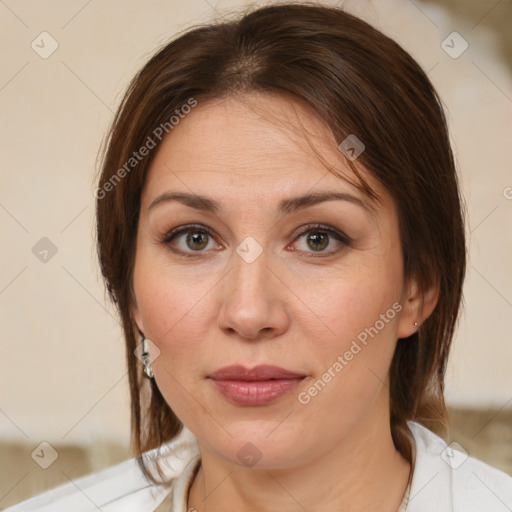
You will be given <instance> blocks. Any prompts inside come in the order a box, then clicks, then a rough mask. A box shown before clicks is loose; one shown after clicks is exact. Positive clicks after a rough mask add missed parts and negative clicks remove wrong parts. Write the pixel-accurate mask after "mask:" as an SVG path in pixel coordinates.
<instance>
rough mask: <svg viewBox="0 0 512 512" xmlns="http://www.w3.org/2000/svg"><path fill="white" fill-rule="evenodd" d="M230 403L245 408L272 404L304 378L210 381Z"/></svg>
mask: <svg viewBox="0 0 512 512" xmlns="http://www.w3.org/2000/svg"><path fill="white" fill-rule="evenodd" d="M210 380H211V381H212V382H213V383H214V384H215V386H216V388H217V389H218V391H220V393H221V394H222V395H223V396H224V397H225V398H226V399H227V400H229V401H230V402H232V403H235V404H237V405H243V406H257V405H267V404H271V403H273V402H275V401H277V400H279V398H281V397H282V396H284V395H286V394H287V393H290V392H291V391H293V390H294V389H295V388H296V387H297V386H298V385H299V384H300V383H301V382H302V381H303V380H304V377H298V378H295V379H275V380H261V381H239V380H214V379H210Z"/></svg>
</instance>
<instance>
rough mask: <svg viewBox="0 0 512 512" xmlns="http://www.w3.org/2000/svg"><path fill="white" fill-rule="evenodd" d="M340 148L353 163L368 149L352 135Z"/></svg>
mask: <svg viewBox="0 0 512 512" xmlns="http://www.w3.org/2000/svg"><path fill="white" fill-rule="evenodd" d="M338 148H339V150H340V151H341V152H342V153H343V154H344V155H345V156H346V157H347V159H348V160H350V161H351V162H353V161H354V160H357V159H358V158H359V156H360V155H361V153H363V151H364V150H365V149H366V146H365V145H364V144H363V143H362V142H361V140H360V139H359V138H358V137H357V136H356V135H354V134H353V133H351V134H350V135H349V136H348V137H347V138H346V139H344V140H343V141H342V142H341V144H340V145H339V146H338Z"/></svg>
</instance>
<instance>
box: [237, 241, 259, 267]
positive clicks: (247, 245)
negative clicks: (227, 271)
mask: <svg viewBox="0 0 512 512" xmlns="http://www.w3.org/2000/svg"><path fill="white" fill-rule="evenodd" d="M236 252H237V254H238V256H240V258H242V259H243V260H244V261H245V262H246V263H252V262H253V261H256V259H257V258H258V257H259V255H260V254H261V253H262V252H263V247H261V245H260V244H259V243H258V242H257V241H256V240H255V239H254V238H253V237H252V236H247V237H245V238H244V239H243V240H242V242H240V244H239V245H238V247H237V248H236Z"/></svg>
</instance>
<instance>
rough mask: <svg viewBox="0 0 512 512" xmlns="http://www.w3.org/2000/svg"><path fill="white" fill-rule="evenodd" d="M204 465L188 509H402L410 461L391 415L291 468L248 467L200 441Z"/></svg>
mask: <svg viewBox="0 0 512 512" xmlns="http://www.w3.org/2000/svg"><path fill="white" fill-rule="evenodd" d="M200 450H201V468H200V469H199V471H198V473H197V475H196V477H195V479H194V481H193V483H192V485H191V487H190V492H189V501H188V506H187V510H196V511H197V512H217V511H218V512H220V511H224V510H226V504H227V503H229V509H230V510H237V511H239V512H253V511H254V512H255V511H258V512H267V511H268V512H270V511H274V510H280V511H281V512H292V511H293V512H296V511H297V510H301V509H302V510H308V511H311V512H315V511H322V512H326V511H339V510H340V505H341V506H342V508H343V510H346V511H350V512H363V511H367V510H379V511H381V512H396V511H397V510H398V508H399V507H400V503H401V502H402V498H403V496H404V494H405V491H406V488H407V484H408V479H409V473H410V464H409V462H408V461H406V460H405V459H404V458H403V457H402V456H401V455H400V454H399V452H397V451H396V449H395V447H394V444H393V440H392V437H391V430H390V427H389V416H388V415H387V414H384V415H382V417H381V418H378V419H377V421H376V418H375V417H373V418H371V421H370V418H369V419H368V421H367V422H366V424H365V425H361V424H358V427H357V431H354V432H351V433H349V434H348V435H347V436H346V437H345V438H343V440H342V441H341V442H340V443H338V445H336V446H335V447H334V449H333V450H331V451H329V453H325V454H319V455H318V456H317V457H316V458H314V459H308V460H305V461H304V464H303V465H302V466H297V467H293V468H285V469H277V470H276V469H272V470H265V469H259V470H258V469H254V468H252V469H248V468H242V467H240V466H238V465H236V464H232V463H231V462H229V461H226V460H224V459H220V458H219V457H218V456H217V455H216V454H214V453H213V452H211V451H209V450H208V449H207V448H206V447H204V446H202V445H201V443H200Z"/></svg>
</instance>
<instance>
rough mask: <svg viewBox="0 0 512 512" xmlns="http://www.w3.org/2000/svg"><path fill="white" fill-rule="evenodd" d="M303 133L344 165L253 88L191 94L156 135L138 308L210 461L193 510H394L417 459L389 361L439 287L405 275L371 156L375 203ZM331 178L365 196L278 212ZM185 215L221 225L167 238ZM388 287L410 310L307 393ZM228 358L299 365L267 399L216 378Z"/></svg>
mask: <svg viewBox="0 0 512 512" xmlns="http://www.w3.org/2000/svg"><path fill="white" fill-rule="evenodd" d="M306 137H307V139H306ZM308 140H309V141H310V142H311V143H312V145H313V147H314V148H315V149H316V151H318V152H319V154H320V155H321V156H322V158H324V159H325V160H326V161H328V162H330V163H331V164H332V165H334V166H336V168H337V169H338V170H340V171H341V172H343V173H345V174H346V175H347V176H350V175H351V170H350V168H349V167H348V166H347V164H346V159H345V157H344V155H343V154H342V153H341V152H340V151H339V150H338V148H337V144H336V141H335V140H334V137H333V136H332V134H331V132H330V131H329V129H328V127H327V126H326V125H325V124H324V123H323V122H322V121H321V120H320V119H319V118H318V117H317V116H316V115H315V113H314V112H313V111H312V110H311V109H310V108H309V107H308V106H306V105H304V104H302V103H300V102H298V101H296V100H292V99H290V98H286V97H284V96H277V95H269V94H263V95H259V94H254V93H253V94H250V95H244V96H238V97H230V98H228V99H224V100H217V101H210V102H206V103H201V102H199V104H198V106H197V107H196V108H194V109H193V110H192V112H191V113H190V114H188V115H187V117H186V118H185V119H183V120H181V122H180V123H179V125H177V126H176V127H175V128H174V129H173V131H172V132H171V133H170V134H169V136H168V137H167V138H166V139H164V141H163V143H162V145H161V146H160V148H159V149H158V152H157V154H156V157H155V159H154V161H153V162H152V165H151V167H150V169H149V172H148V175H147V180H146V183H145V187H144V190H143V193H142V205H141V212H140V219H139V226H138V232H137V250H136V260H135V267H134V291H135V299H136V303H134V304H133V307H132V314H133V317H134V320H135V321H136V323H137V325H138V327H139V329H140V330H141V331H142V332H143V333H144V335H145V336H146V337H147V338H149V339H150V340H151V341H152V342H153V343H154V344H155V345H156V346H157V347H158V349H159V350H160V355H159V356H158V358H157V359H156V360H155V361H154V362H153V364H152V366H153V371H154V374H155V379H156V382H157V384H158V387H159V389H160V390H161V392H162V394H163V396H164V398H165V400H166V401H167V403H168V404H169V405H170V407H171V408H172V409H173V411H174V412H175V413H176V414H177V416H178V417H179V418H180V420H181V421H182V422H183V423H184V424H185V425H186V426H187V427H188V428H189V429H190V430H191V431H192V432H193V434H194V435H195V436H196V437H197V439H198V442H199V446H200V450H201V457H202V466H201V468H200V470H199V472H198V474H197V476H196V478H195V480H194V482H193V484H192V486H191V488H190V492H189V499H188V507H194V508H195V509H196V510H198V511H199V512H202V511H203V510H206V511H221V510H226V506H227V504H229V509H230V510H238V511H240V512H243V511H253V510H254V511H256V510H258V511H267V510H268V511H270V510H280V511H285V512H287V511H297V510H308V511H320V510H321V511H323V512H325V511H339V510H340V504H343V510H350V511H363V510H364V511H367V510H379V511H384V512H386V511H389V512H392V511H393V512H394V511H396V510H397V509H398V507H399V505H400V502H401V500H402V496H403V494H404V492H405V490H406V485H407V479H408V477H409V473H410V465H409V463H408V462H407V461H406V460H405V459H404V458H403V457H402V456H401V455H400V454H399V453H398V452H397V451H396V449H395V447H394V445H393V442H392V438H391V432H390V426H389V397H388V389H389V388H388V370H389V366H390V363H391V359H392V356H393V352H394V349H395V345H396V342H397V339H398V338H403V337H407V336H409V335H411V334H412V333H413V332H414V330H415V327H414V325H413V324H414V322H418V323H421V322H422V321H423V320H424V319H425V318H426V317H427V316H428V315H429V314H430V313H431V312H432V310H433V308H434V306H435V303H436V300H437V294H436V291H435V290H434V291H430V292H429V293H427V294H424V295H423V296H422V295H421V294H420V293H419V292H418V289H417V286H416V283H415V282H414V279H409V280H407V281H405V280H404V277H403V258H402V254H401V246H400V234H399V229H398V217H397V209H396V205H395V204H394V201H393V200H392V198H391V196H390V195H389V193H387V191H386V190H385V189H383V187H382V186H381V185H379V184H378V183H377V182H376V180H375V179H374V178H372V176H371V175H369V174H368V173H367V172H365V171H364V170H363V174H364V175H365V177H367V179H368V180H369V183H370V184H371V186H372V188H373V189H374V190H375V191H376V192H377V193H378V194H379V196H380V198H381V201H380V203H377V202H372V201H371V200H370V199H369V198H368V197H367V196H365V195H364V193H363V192H361V191H360V190H358V189H357V188H356V187H355V186H354V185H352V184H349V183H347V182H346V181H344V180H342V179H340V178H339V177H337V176H335V175H333V174H332V173H330V172H328V171H327V170H326V168H325V167H324V166H323V165H322V163H321V161H320V160H319V158H318V156H317V155H316V154H315V152H314V151H313V150H312V148H311V147H310V145H309V144H308ZM324 191H330V192H342V193H345V194H350V195H351V196H353V197H356V198H357V199H359V200H360V201H361V202H362V203H363V204H365V205H366V206H361V205H360V204H358V203H357V202H354V201H342V200H330V201H324V202H321V203H318V204H315V205H312V206H308V207H306V208H303V209H299V210H297V211H293V212H289V213H287V214H279V213H277V205H278V204H279V202H280V201H281V200H283V199H286V198H289V197H295V196H298V195H301V194H305V193H311V192H324ZM164 192H185V193H190V194H200V195H205V196H208V197H209V198H211V199H214V200H216V201H218V202H219V203H220V205H221V207H222V210H221V211H219V212H216V213H212V212H206V211H201V210H199V209H196V208H193V207H191V206H187V205H184V204H182V203H181V202H178V201H167V202H160V203H159V204H158V205H157V206H155V207H153V208H152V209H151V210H148V207H149V205H150V204H151V203H152V202H153V201H154V200H155V199H156V198H157V197H158V196H159V195H160V194H162V193H164ZM317 223H320V224H322V225H327V226H331V227H332V228H334V229H337V230H339V231H341V232H342V233H345V234H346V235H348V236H349V237H350V239H351V241H349V242H348V244H346V243H343V242H341V241H338V240H337V239H336V238H335V237H334V236H331V235H328V236H327V237H325V235H324V237H323V238H322V239H321V241H320V242H318V241H316V243H315V240H318V239H314V237H313V240H312V239H311V238H312V235H314V234H315V233H316V234H318V231H322V230H321V229H317V230H316V231H315V228H314V227H312V228H311V229H310V230H309V231H305V233H304V234H301V233H299V230H300V229H302V228H303V227H306V226H308V225H309V224H317ZM186 224H199V225H200V226H204V227H209V228H210V229H211V230H212V233H213V236H211V237H210V236H208V235H205V236H204V237H203V238H201V234H200V233H199V234H196V239H195V240H196V242H195V245H194V241H189V242H188V244H187V238H186V236H187V235H186V233H185V234H181V235H178V236H177V237H176V238H174V239H173V240H172V241H168V243H167V245H166V244H165V243H163V242H162V240H163V239H164V238H165V237H166V235H167V234H168V233H169V232H170V231H171V230H172V229H173V228H176V227H179V226H184V225H186ZM191 232H192V233H197V228H191ZM247 236H251V237H253V238H254V239H255V240H256V241H257V242H258V244H259V245H260V246H261V248H262V249H263V252H262V253H261V254H260V255H259V256H258V257H257V258H256V259H255V261H253V262H251V263H247V262H246V261H245V260H244V259H243V258H242V257H240V256H239V254H238V253H237V252H236V248H237V247H238V246H239V244H240V243H241V242H242V241H243V240H244V239H245V238H246V237H247ZM197 237H198V238H197ZM198 239H199V242H197V240H198ZM326 241H327V243H326ZM323 243H326V246H324V245H322V244H323ZM198 246H199V250H198V249H197V247H198ZM173 249H174V250H177V249H181V251H183V252H185V253H186V254H192V257H186V256H184V255H181V254H178V253H176V252H174V251H173ZM194 249H196V250H194ZM328 253H330V254H328ZM326 254H327V255H326ZM422 299H423V302H424V304H423V307H420V306H421V300H422ZM395 303H400V304H401V306H402V309H401V311H400V312H399V313H398V314H396V315H394V318H392V319H388V322H386V323H385V326H384V327H383V328H382V329H380V330H379V333H378V335H376V336H375V337H374V338H369V341H368V344H367V345H366V346H364V347H363V348H362V350H361V351H360V352H359V353H358V354H357V355H355V356H354V357H353V359H352V360H350V361H349V362H348V364H347V365H346V366H344V367H343V370H342V371H339V372H338V373H335V377H333V378H332V379H331V380H330V382H329V383H328V384H327V385H326V386H325V387H324V388H323V389H322V390H321V391H320V392H319V393H318V394H317V395H316V396H314V397H311V400H310V401H309V402H308V403H307V404H302V403H300V402H299V400H298V394H299V393H300V392H304V391H307V390H308V389H309V388H310V387H311V385H312V384H313V383H315V382H316V381H317V380H318V379H320V378H321V377H322V375H323V374H324V373H325V372H326V371H327V370H328V369H329V368H332V366H333V364H334V363H335V362H336V360H337V358H338V356H339V355H343V354H344V353H345V352H346V351H347V350H348V349H349V348H350V346H351V343H352V340H354V339H356V337H357V335H358V334H359V333H361V332H362V331H364V329H365V328H368V327H370V326H374V325H375V323H376V321H377V320H378V319H379V318H381V316H380V315H382V314H385V313H386V311H387V310H389V309H390V308H392V305H393V304H395ZM386 318H387V317H386ZM231 364H243V365H245V366H246V367H249V368H250V367H253V366H256V365H258V364H275V365H278V366H281V367H283V368H285V369H288V370H291V371H295V372H297V373H300V374H304V375H306V376H307V377H306V379H305V380H304V381H303V382H302V383H301V384H300V386H299V388H297V389H296V390H294V391H293V392H291V393H289V394H288V395H285V396H284V397H282V398H280V399H279V400H278V401H277V402H275V403H273V404H269V405H265V406H259V407H243V406H239V405H235V404H232V403H230V402H228V401H227V400H226V399H225V398H224V397H223V396H222V395H221V394H220V393H219V392H218V391H217V390H216V388H215V387H214V386H213V385H212V382H211V381H210V380H209V379H207V376H208V375H209V374H211V373H212V372H213V371H215V370H217V369H219V368H222V367H224V366H227V365H231ZM247 442H251V443H253V444H254V445H255V446H256V447H257V449H258V450H259V452H260V453H261V459H260V460H259V461H258V462H257V464H256V465H254V466H253V467H246V466H244V465H243V464H242V463H241V461H240V460H239V458H238V457H237V452H238V451H239V450H240V449H241V448H242V447H243V446H244V445H245V444H246V443H247ZM205 496H206V497H207V498H206V499H205V498H204V497H205Z"/></svg>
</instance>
